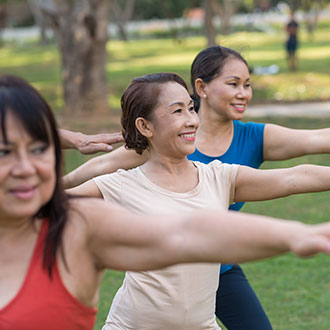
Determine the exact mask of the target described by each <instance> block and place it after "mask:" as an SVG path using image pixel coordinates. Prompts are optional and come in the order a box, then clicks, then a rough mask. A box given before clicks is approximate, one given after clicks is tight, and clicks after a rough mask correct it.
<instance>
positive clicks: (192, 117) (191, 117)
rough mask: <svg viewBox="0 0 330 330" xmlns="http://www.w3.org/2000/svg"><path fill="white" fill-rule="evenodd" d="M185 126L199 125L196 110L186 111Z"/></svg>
mask: <svg viewBox="0 0 330 330" xmlns="http://www.w3.org/2000/svg"><path fill="white" fill-rule="evenodd" d="M186 116H187V117H186V118H187V126H190V127H196V128H197V127H198V126H199V117H198V114H197V112H196V111H187V115H186Z"/></svg>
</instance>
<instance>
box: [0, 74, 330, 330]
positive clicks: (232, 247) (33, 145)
mask: <svg viewBox="0 0 330 330" xmlns="http://www.w3.org/2000/svg"><path fill="white" fill-rule="evenodd" d="M61 162H62V156H61V146H60V141H59V136H58V132H57V128H56V123H55V119H54V117H53V114H52V112H51V109H50V107H49V106H48V104H47V103H46V101H45V100H44V99H43V98H42V97H41V96H40V94H39V93H38V92H37V91H36V90H35V89H34V88H33V87H32V86H31V85H29V84H27V83H26V82H25V81H24V80H21V79H19V78H16V77H11V76H2V77H0V168H1V171H0V250H1V254H0V293H1V294H0V329H1V330H16V329H20V330H44V329H47V330H59V329H61V330H66V329H67V330H78V329H79V330H91V329H92V328H93V324H94V321H95V314H96V306H97V301H98V289H99V284H100V281H101V277H102V274H103V271H104V270H105V269H106V268H113V269H118V270H126V269H127V270H134V271H140V270H150V269H157V268H160V267H165V266H169V265H171V264H175V263H180V262H221V261H223V262H227V263H228V262H229V263H236V262H243V261H249V260H256V259H259V258H265V257H268V256H273V255H276V254H280V253H284V252H286V251H293V252H295V253H296V254H297V255H300V256H305V255H310V254H315V253H317V252H327V253H330V224H323V225H319V226H306V225H302V224H297V223H295V222H290V221H285V222H282V221H276V220H274V219H269V218H266V217H261V216H258V217H255V216H253V215H242V214H230V213H227V212H221V211H200V212H194V214H189V215H180V216H172V217H169V216H166V217H164V216H153V217H148V216H143V217H142V216H138V215H133V214H132V213H129V212H128V211H126V210H124V209H122V208H120V207H116V206H114V205H112V204H110V203H106V202H104V201H101V200H95V199H89V198H77V197H76V198H73V197H69V196H67V195H66V194H65V193H64V191H63V188H62V183H61V179H60V178H61V167H62V164H61Z"/></svg>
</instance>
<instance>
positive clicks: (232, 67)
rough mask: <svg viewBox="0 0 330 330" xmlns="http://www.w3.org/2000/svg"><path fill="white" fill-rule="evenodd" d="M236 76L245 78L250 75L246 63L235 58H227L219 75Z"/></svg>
mask: <svg viewBox="0 0 330 330" xmlns="http://www.w3.org/2000/svg"><path fill="white" fill-rule="evenodd" d="M227 76H237V77H244V78H245V79H246V78H248V77H250V74H249V70H248V68H247V66H246V64H245V63H244V62H243V61H241V60H239V59H236V58H231V59H229V60H228V61H227V62H226V63H225V65H224V66H223V69H222V73H221V75H220V77H227Z"/></svg>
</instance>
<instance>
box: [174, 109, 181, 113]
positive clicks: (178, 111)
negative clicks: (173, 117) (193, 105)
mask: <svg viewBox="0 0 330 330" xmlns="http://www.w3.org/2000/svg"><path fill="white" fill-rule="evenodd" d="M181 112H182V109H175V110H174V111H173V113H181Z"/></svg>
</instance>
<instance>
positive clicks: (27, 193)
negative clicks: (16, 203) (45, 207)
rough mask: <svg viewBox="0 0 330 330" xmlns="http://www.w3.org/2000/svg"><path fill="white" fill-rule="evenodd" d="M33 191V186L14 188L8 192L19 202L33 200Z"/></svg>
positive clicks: (34, 189)
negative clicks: (19, 200)
mask: <svg viewBox="0 0 330 330" xmlns="http://www.w3.org/2000/svg"><path fill="white" fill-rule="evenodd" d="M35 191H36V188H35V186H24V187H16V188H14V189H11V190H10V192H11V194H13V195H14V196H15V197H16V198H18V199H21V200H29V199H31V198H33V196H34V194H35Z"/></svg>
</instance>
